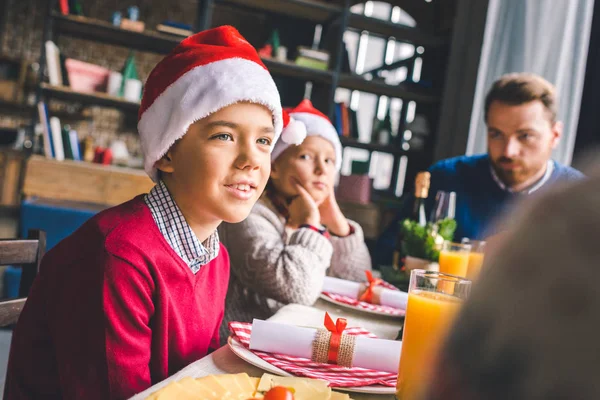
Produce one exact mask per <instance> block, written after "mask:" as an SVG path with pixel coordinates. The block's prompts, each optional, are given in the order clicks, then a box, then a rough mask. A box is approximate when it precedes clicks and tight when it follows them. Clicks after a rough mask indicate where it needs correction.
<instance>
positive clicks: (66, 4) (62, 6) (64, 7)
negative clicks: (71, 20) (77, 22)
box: [58, 0, 69, 15]
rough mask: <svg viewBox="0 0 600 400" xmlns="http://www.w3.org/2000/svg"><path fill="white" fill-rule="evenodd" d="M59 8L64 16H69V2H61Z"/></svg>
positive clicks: (64, 0) (65, 0) (66, 0)
mask: <svg viewBox="0 0 600 400" xmlns="http://www.w3.org/2000/svg"><path fill="white" fill-rule="evenodd" d="M58 6H59V8H60V13H61V14H62V15H69V0H60V1H59V2H58Z"/></svg>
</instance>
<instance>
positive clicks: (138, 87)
mask: <svg viewBox="0 0 600 400" xmlns="http://www.w3.org/2000/svg"><path fill="white" fill-rule="evenodd" d="M120 95H121V96H122V97H124V98H125V99H127V100H129V101H133V102H138V101H140V98H141V97H142V82H141V81H140V79H139V77H138V73H137V69H136V67H135V56H134V54H133V51H132V52H130V53H129V57H127V61H125V66H124V67H123V82H122V85H121V91H120Z"/></svg>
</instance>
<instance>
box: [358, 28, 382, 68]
mask: <svg viewBox="0 0 600 400" xmlns="http://www.w3.org/2000/svg"><path fill="white" fill-rule="evenodd" d="M386 43H387V40H385V39H383V38H380V37H377V36H371V35H369V39H368V43H367V44H365V46H366V47H367V51H366V52H365V53H366V54H365V60H364V69H363V71H369V70H371V69H374V68H377V67H381V65H382V64H383V56H384V54H385V45H386ZM361 45H362V44H361Z"/></svg>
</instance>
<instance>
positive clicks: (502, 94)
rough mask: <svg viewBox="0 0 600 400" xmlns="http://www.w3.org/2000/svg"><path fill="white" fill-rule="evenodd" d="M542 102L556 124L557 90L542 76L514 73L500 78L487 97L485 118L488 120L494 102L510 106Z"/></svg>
mask: <svg viewBox="0 0 600 400" xmlns="http://www.w3.org/2000/svg"><path fill="white" fill-rule="evenodd" d="M536 100H539V101H541V102H542V104H543V105H544V107H545V108H546V110H547V111H548V116H549V117H550V121H551V122H552V123H555V122H556V109H557V101H556V88H555V87H554V85H552V84H551V83H550V82H548V81H547V80H545V79H544V78H542V77H541V76H538V75H535V74H529V73H513V74H506V75H503V76H502V77H500V79H498V80H497V81H496V82H494V84H493V85H492V88H491V89H490V91H489V92H488V94H487V96H486V97H485V109H484V112H485V114H484V117H485V121H487V118H488V112H489V110H490V105H491V104H492V103H493V102H494V101H498V102H500V103H505V104H510V105H515V106H517V105H521V104H525V103H529V102H531V101H536Z"/></svg>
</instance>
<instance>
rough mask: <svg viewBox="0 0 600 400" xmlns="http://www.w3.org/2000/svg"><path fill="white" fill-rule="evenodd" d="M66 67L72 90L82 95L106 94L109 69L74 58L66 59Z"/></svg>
mask: <svg viewBox="0 0 600 400" xmlns="http://www.w3.org/2000/svg"><path fill="white" fill-rule="evenodd" d="M65 66H66V68H67V73H68V76H69V83H70V86H71V89H73V90H75V91H77V92H82V93H94V92H106V86H107V84H108V78H109V76H110V70H109V69H108V68H104V67H101V66H99V65H96V64H90V63H87V62H84V61H79V60H75V59H72V58H67V59H66V61H65Z"/></svg>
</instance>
